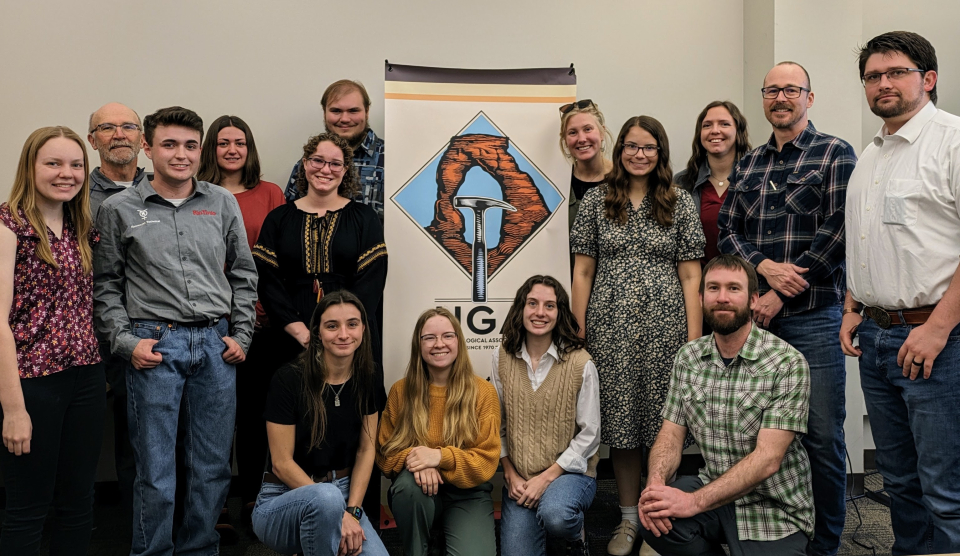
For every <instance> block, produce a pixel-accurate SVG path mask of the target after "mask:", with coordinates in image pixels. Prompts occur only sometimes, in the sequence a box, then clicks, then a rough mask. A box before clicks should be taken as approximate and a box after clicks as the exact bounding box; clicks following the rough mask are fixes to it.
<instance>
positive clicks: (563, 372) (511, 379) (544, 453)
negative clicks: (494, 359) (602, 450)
mask: <svg viewBox="0 0 960 556" xmlns="http://www.w3.org/2000/svg"><path fill="white" fill-rule="evenodd" d="M589 360H590V354H589V353H587V352H586V350H582V349H579V350H575V351H573V352H571V353H568V354H567V355H566V360H565V361H561V362H559V363H555V364H554V365H553V367H551V368H550V372H549V373H548V374H547V378H546V380H544V381H543V384H541V385H540V388H537V390H536V392H534V390H533V387H532V386H531V385H530V377H529V376H528V375H527V364H526V363H525V362H524V361H523V359H521V358H519V357H517V356H516V355H514V354H512V353H507V352H506V351H505V350H504V349H503V348H502V347H501V348H500V364H499V368H498V370H499V373H500V381H501V383H502V384H503V405H504V408H505V409H506V416H507V450H509V452H510V461H512V462H513V466H514V467H516V469H517V471H518V472H519V473H520V475H522V476H523V477H524V478H527V479H529V478H530V477H533V476H534V475H538V474H540V473H542V472H544V471H545V470H546V469H547V468H548V467H550V466H551V465H553V464H554V463H555V462H556V461H557V458H558V457H560V454H562V453H563V451H564V450H566V449H567V448H569V447H570V441H571V440H573V437H574V436H576V435H577V432H579V431H578V429H577V396H578V395H579V394H580V386H581V385H582V384H583V367H584V365H586V364H587V361H589ZM599 459H600V455H599V453H598V454H594V455H593V457H591V458H590V459H589V460H588V462H587V472H586V475H588V476H590V477H596V476H597V461H599Z"/></svg>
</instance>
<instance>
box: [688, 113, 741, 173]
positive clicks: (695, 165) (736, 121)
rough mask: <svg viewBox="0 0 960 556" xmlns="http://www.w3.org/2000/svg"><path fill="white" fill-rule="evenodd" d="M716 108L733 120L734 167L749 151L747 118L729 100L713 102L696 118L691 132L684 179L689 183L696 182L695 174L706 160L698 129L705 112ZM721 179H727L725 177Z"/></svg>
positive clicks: (704, 117)
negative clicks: (722, 109)
mask: <svg viewBox="0 0 960 556" xmlns="http://www.w3.org/2000/svg"><path fill="white" fill-rule="evenodd" d="M718 106H722V107H724V108H726V109H727V112H729V113H730V118H731V119H733V125H735V126H736V127H737V136H736V139H735V140H734V143H733V148H734V150H735V152H736V158H735V159H734V161H733V164H734V166H736V164H737V161H738V160H740V159H741V158H743V155H745V154H747V152H749V151H750V137H749V135H748V134H747V118H746V117H744V115H743V113H742V112H740V109H739V108H737V105H736V104H734V103H732V102H730V101H729V100H715V101H713V102H711V103H710V104H708V105H707V106H706V108H704V109H703V110H702V111H701V112H700V115H699V116H697V127H696V128H694V131H693V146H692V147H691V149H690V153H691V154H690V160H688V161H687V177H686V179H688V180H690V182H691V183H692V182H694V181H696V180H697V174H699V173H700V166H701V165H702V164H703V161H704V160H706V159H707V150H706V149H704V148H703V142H702V141H700V128H701V127H702V126H703V120H705V119H706V117H707V112H709V111H710V109H711V108H717V107H718ZM722 177H723V179H727V177H726V176H722Z"/></svg>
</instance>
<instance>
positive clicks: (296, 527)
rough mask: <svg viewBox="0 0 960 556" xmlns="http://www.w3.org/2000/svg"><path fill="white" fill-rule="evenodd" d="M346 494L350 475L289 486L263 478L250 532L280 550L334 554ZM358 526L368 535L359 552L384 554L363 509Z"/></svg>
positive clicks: (373, 555)
mask: <svg viewBox="0 0 960 556" xmlns="http://www.w3.org/2000/svg"><path fill="white" fill-rule="evenodd" d="M349 495H350V477H344V478H342V479H336V480H334V481H332V482H329V483H316V484H312V485H306V486H302V487H300V488H295V489H292V490H291V489H290V487H288V486H287V485H278V484H273V483H266V482H265V483H263V484H262V485H261V487H260V495H259V496H258V497H257V505H256V506H255V507H254V508H253V532H254V533H256V534H257V537H258V538H259V539H260V541H261V542H263V544H265V545H267V546H268V547H269V548H270V549H272V550H275V551H277V552H280V553H282V554H293V553H295V552H296V553H300V554H303V556H321V555H323V556H336V554H337V551H338V550H339V548H340V528H341V526H342V523H343V515H344V514H343V512H344V510H345V509H346V508H347V498H348V497H349ZM360 527H362V528H363V534H364V535H366V537H367V538H366V540H365V541H363V548H362V549H361V550H360V554H361V555H363V556H387V549H386V548H385V547H384V546H383V542H382V541H381V540H380V537H379V536H378V535H377V532H376V531H374V529H373V525H372V524H371V523H370V519H369V518H367V514H366V513H364V514H363V517H361V518H360Z"/></svg>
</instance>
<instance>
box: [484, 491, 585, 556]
mask: <svg viewBox="0 0 960 556" xmlns="http://www.w3.org/2000/svg"><path fill="white" fill-rule="evenodd" d="M596 492H597V481H596V479H594V478H593V477H588V476H586V475H582V474H579V473H567V474H564V475H561V476H560V477H558V478H557V479H556V480H555V481H553V482H552V483H550V486H548V487H547V490H546V491H544V493H543V496H542V497H541V498H540V504H539V507H537V508H535V509H533V508H524V507H522V506H518V505H517V504H516V501H514V500H511V499H510V498H509V496H508V495H507V490H506V487H504V491H503V501H502V502H501V512H502V513H501V520H500V545H501V551H502V552H503V555H504V556H510V555H518V556H519V555H527V554H531V555H543V554H545V553H546V535H550V536H552V537H556V538H561V539H564V540H567V541H572V540H576V539H577V538H579V535H580V530H581V529H582V528H583V515H584V513H585V512H586V510H587V509H588V508H589V507H590V504H592V503H593V497H594V495H595V494H596Z"/></svg>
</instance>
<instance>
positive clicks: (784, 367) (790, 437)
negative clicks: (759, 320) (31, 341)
mask: <svg viewBox="0 0 960 556" xmlns="http://www.w3.org/2000/svg"><path fill="white" fill-rule="evenodd" d="M700 299H701V303H702V305H703V316H704V319H705V320H706V321H707V323H708V324H709V325H710V327H711V328H712V329H713V334H711V335H708V336H704V337H702V338H699V339H697V340H694V341H692V342H690V343H688V344H686V345H685V346H683V348H681V349H680V352H679V353H678V354H677V359H676V362H675V363H674V367H673V374H672V376H671V380H670V390H669V391H668V393H667V400H666V403H665V404H664V408H663V426H662V427H661V428H660V433H659V435H658V436H657V440H656V442H654V445H653V448H651V450H650V459H649V469H650V473H649V477H648V479H647V487H646V488H645V489H644V491H643V494H642V495H641V497H640V519H641V522H642V523H643V526H644V530H643V531H641V533H642V534H643V536H644V540H646V541H647V543H648V544H649V545H650V546H651V547H652V548H654V549H655V550H657V551H659V552H661V553H663V554H691V555H692V554H723V553H724V552H723V549H722V548H721V547H720V544H721V543H723V544H727V545H728V546H729V547H730V553H731V554H733V555H736V556H741V555H753V554H755V555H758V556H759V555H764V556H766V555H767V554H777V555H796V556H805V554H806V549H807V542H808V538H809V537H811V536H812V535H813V493H812V491H811V488H810V463H809V460H808V457H807V452H806V451H805V450H804V449H803V446H802V445H801V443H800V440H799V438H800V436H802V434H803V433H804V432H805V431H806V430H807V409H808V405H809V399H810V370H809V368H808V367H807V363H806V361H805V360H804V358H803V356H802V355H800V352H798V351H797V350H795V349H794V348H792V347H790V345H789V344H787V343H786V342H784V341H783V340H781V339H780V338H777V337H776V336H774V335H773V334H771V333H770V332H768V331H766V330H763V329H761V328H760V327H758V326H756V325H755V324H753V323H752V322H751V308H752V307H754V306H755V305H756V304H757V303H758V302H759V299H760V298H759V295H758V293H757V274H756V272H755V271H754V269H753V267H752V266H751V265H750V263H747V262H746V261H744V260H743V259H741V258H739V257H736V256H734V255H720V256H718V257H716V258H714V259H713V260H712V261H710V262H709V263H708V264H707V266H706V267H705V268H704V270H703V277H702V278H701V281H700ZM688 430H689V431H690V433H691V434H693V437H694V438H695V439H696V441H697V445H698V446H700V451H701V452H702V453H703V459H704V461H705V462H706V463H705V465H704V467H703V468H702V469H701V470H700V474H699V476H690V477H680V478H678V479H677V480H676V481H674V482H673V483H672V484H670V485H669V486H667V485H666V481H669V480H670V478H671V477H672V476H673V475H674V473H676V471H677V467H678V466H679V464H680V455H681V453H682V452H683V440H684V438H686V435H687V431H688Z"/></svg>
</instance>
